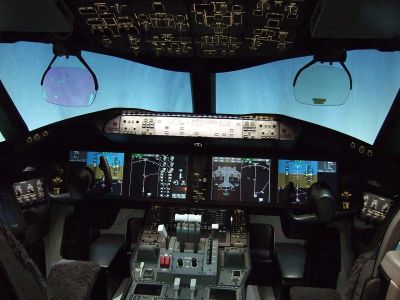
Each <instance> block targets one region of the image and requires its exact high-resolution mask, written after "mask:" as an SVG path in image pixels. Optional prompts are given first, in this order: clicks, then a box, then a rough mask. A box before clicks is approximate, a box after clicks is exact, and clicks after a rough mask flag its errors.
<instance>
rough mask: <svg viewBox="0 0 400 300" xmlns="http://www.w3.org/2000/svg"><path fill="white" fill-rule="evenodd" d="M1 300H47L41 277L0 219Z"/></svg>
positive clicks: (44, 282)
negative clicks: (8, 299)
mask: <svg viewBox="0 0 400 300" xmlns="http://www.w3.org/2000/svg"><path fill="white" fill-rule="evenodd" d="M0 278H1V279H3V280H0V296H3V297H2V298H1V299H7V298H10V299H15V298H17V299H21V300H23V299H37V300H42V299H47V286H46V281H45V279H44V277H43V275H42V274H41V273H40V271H39V269H38V267H37V266H36V264H35V263H34V261H33V260H32V259H31V258H30V257H29V255H28V253H27V252H26V250H25V248H24V247H23V246H22V245H21V243H20V242H19V241H18V240H17V239H15V237H14V236H13V234H12V233H11V231H10V230H9V229H8V227H7V226H6V225H5V224H4V221H3V220H2V219H1V217H0Z"/></svg>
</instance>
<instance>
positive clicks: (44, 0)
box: [0, 0, 73, 32]
mask: <svg viewBox="0 0 400 300" xmlns="http://www.w3.org/2000/svg"><path fill="white" fill-rule="evenodd" d="M72 28H73V15H72V14H71V12H70V11H69V9H68V8H67V6H66V5H65V4H64V2H63V1H59V0H36V1H24V0H12V1H0V31H24V32H72Z"/></svg>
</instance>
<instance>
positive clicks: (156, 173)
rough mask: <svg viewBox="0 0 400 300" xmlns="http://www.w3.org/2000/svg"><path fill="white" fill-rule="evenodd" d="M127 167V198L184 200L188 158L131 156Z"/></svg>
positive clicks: (181, 156) (136, 154) (165, 155)
mask: <svg viewBox="0 0 400 300" xmlns="http://www.w3.org/2000/svg"><path fill="white" fill-rule="evenodd" d="M130 164H131V166H130V175H129V176H130V179H129V181H130V183H129V195H130V196H132V197H142V198H170V199H186V190H187V181H186V180H187V171H188V158H187V156H183V155H167V154H143V153H134V154H132V156H131V159H130Z"/></svg>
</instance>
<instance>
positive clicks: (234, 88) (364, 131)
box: [216, 50, 400, 144]
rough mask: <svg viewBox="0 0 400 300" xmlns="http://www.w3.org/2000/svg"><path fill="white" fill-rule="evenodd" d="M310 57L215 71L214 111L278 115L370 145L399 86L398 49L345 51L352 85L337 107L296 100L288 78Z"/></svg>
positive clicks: (309, 59) (399, 54)
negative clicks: (219, 72) (215, 92)
mask: <svg viewBox="0 0 400 300" xmlns="http://www.w3.org/2000/svg"><path fill="white" fill-rule="evenodd" d="M311 59H312V57H300V58H294V59H288V60H283V61H278V62H274V63H269V64H265V65H260V66H257V67H253V68H248V69H244V70H240V71H235V72H227V73H221V74H217V76H216V78H217V82H216V86H217V87H216V91H217V95H216V97H217V112H218V113H230V114H246V113H254V112H259V113H274V114H282V115H286V116H291V117H294V118H298V119H301V120H305V121H308V122H312V123H315V124H319V125H322V126H325V127H328V128H331V129H334V130H337V131H340V132H343V133H345V134H348V135H350V136H353V137H356V138H358V139H360V140H362V141H365V142H367V143H370V144H373V143H374V141H375V139H376V136H377V135H378V133H379V130H380V128H381V126H382V124H383V121H384V120H385V118H386V116H387V114H388V112H389V109H390V107H391V105H392V103H393V101H394V99H395V97H396V94H397V92H398V90H399V84H400V52H379V51H375V50H362V51H361V50H360V51H351V52H348V53H347V60H346V66H347V67H348V69H349V71H350V73H351V75H352V79H353V89H352V90H351V91H350V94H349V97H348V99H347V101H346V102H345V103H344V104H343V105H340V106H312V105H305V104H301V103H299V102H297V101H296V99H295V96H294V93H293V86H292V84H293V78H294V77H295V75H296V73H297V71H298V70H299V69H300V68H301V67H303V66H304V65H305V64H306V63H308V62H310V61H311ZM337 92H338V93H340V92H341V91H337ZM233 100H234V102H235V105H232V101H233Z"/></svg>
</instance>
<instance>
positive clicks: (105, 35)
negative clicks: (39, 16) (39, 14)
mask: <svg viewBox="0 0 400 300" xmlns="http://www.w3.org/2000/svg"><path fill="white" fill-rule="evenodd" d="M306 2H307V5H309V3H310V2H314V1H305V0H304V2H303V0H290V1H289V0H247V1H243V0H228V1H193V0H186V1H185V0H165V1H149V0H136V1H85V0H82V1H79V0H77V1H74V2H73V5H70V9H71V10H72V12H73V14H74V15H75V18H76V20H78V22H79V23H80V24H81V26H83V28H85V29H86V30H85V31H87V32H89V35H91V36H92V37H93V38H94V39H95V40H96V41H97V42H98V43H99V45H100V46H102V47H106V48H109V49H111V50H116V51H122V52H126V53H131V54H133V55H136V56H142V55H145V56H154V57H188V58H191V57H200V58H230V57H261V56H273V55H276V54H282V53H284V52H286V51H288V50H289V49H290V48H291V47H293V46H294V44H295V43H296V40H297V39H298V37H299V36H300V35H299V32H300V31H302V30H303V26H302V24H303V23H304V22H303V20H304V19H305V12H306V10H305V9H304V8H305V4H306ZM308 11H309V10H308ZM311 11H312V10H311Z"/></svg>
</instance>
